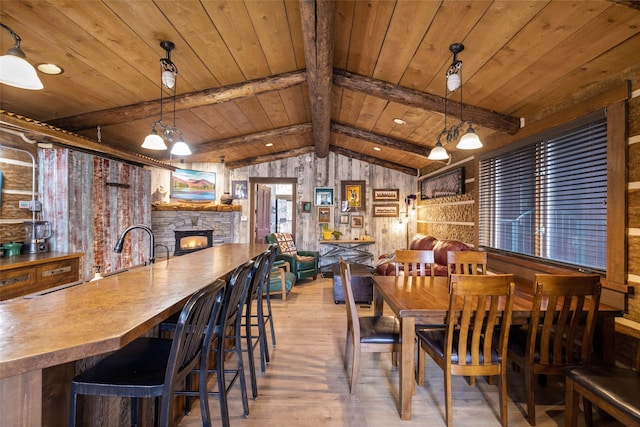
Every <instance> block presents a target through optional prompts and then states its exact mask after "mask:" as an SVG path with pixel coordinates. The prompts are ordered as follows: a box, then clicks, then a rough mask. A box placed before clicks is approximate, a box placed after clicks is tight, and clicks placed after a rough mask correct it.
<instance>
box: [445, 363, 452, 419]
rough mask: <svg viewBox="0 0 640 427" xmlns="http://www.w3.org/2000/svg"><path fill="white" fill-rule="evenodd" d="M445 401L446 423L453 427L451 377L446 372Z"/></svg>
mask: <svg viewBox="0 0 640 427" xmlns="http://www.w3.org/2000/svg"><path fill="white" fill-rule="evenodd" d="M444 401H445V421H446V423H447V427H452V426H453V408H452V406H453V401H452V398H451V375H450V374H448V373H447V372H446V371H445V374H444Z"/></svg>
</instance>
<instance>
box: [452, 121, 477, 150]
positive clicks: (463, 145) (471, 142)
mask: <svg viewBox="0 0 640 427" xmlns="http://www.w3.org/2000/svg"><path fill="white" fill-rule="evenodd" d="M456 148H459V149H460V150H475V149H477V148H482V142H481V141H480V137H479V136H478V134H476V133H475V132H474V130H473V128H472V127H471V125H469V129H467V131H466V132H465V134H464V135H462V138H460V141H458V145H456Z"/></svg>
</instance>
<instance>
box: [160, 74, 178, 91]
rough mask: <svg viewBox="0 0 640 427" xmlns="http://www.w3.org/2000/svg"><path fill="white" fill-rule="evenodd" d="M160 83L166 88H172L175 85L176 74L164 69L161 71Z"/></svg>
mask: <svg viewBox="0 0 640 427" xmlns="http://www.w3.org/2000/svg"><path fill="white" fill-rule="evenodd" d="M162 84H163V85H165V86H166V87H167V89H173V87H174V86H175V85H176V75H175V74H174V73H173V72H171V71H169V70H164V71H163V72H162Z"/></svg>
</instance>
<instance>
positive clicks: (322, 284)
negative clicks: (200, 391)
mask: <svg viewBox="0 0 640 427" xmlns="http://www.w3.org/2000/svg"><path fill="white" fill-rule="evenodd" d="M272 306H273V311H274V319H275V322H276V328H275V329H276V339H277V346H276V347H275V348H271V349H270V351H271V364H270V365H269V366H267V371H266V373H265V375H260V374H259V376H258V391H259V397H258V399H257V400H252V399H251V398H249V409H250V415H249V418H247V419H245V418H244V417H243V416H242V406H241V403H240V392H239V384H236V385H235V386H234V390H233V391H232V392H231V393H230V396H229V399H230V402H229V411H230V414H231V425H232V426H233V427H253V426H256V427H258V426H259V427H282V426H310V425H312V426H354V427H356V426H357V427H377V426H379V427H383V426H384V427H387V426H403V427H404V426H406V427H410V426H425V425H429V426H442V425H445V423H444V391H443V384H442V371H441V370H440V369H439V368H438V367H437V366H436V365H435V364H434V363H433V362H432V361H431V360H429V358H428V357H427V359H428V365H427V378H426V381H425V383H426V385H425V387H417V388H416V394H415V396H414V398H413V417H412V419H411V420H409V421H402V420H401V419H400V417H399V415H398V410H397V401H398V370H397V368H396V367H394V366H393V365H392V364H391V356H390V355H389V354H363V355H362V359H361V360H362V362H361V370H360V376H359V381H358V387H357V392H356V394H355V395H354V396H352V395H351V394H349V388H348V385H347V380H346V374H345V371H344V369H343V366H342V360H343V359H342V358H343V354H344V343H345V331H346V329H345V328H346V312H345V306H344V304H339V305H336V304H335V303H334V301H333V286H332V280H331V279H329V278H327V279H318V280H316V281H311V280H306V281H303V282H301V283H300V284H298V285H296V287H295V288H294V289H293V290H292V292H291V293H290V296H289V298H288V299H287V301H285V302H283V301H281V300H280V299H279V298H276V299H274V300H273V303H272ZM359 310H361V311H362V314H370V313H371V311H372V310H371V308H370V307H368V306H366V305H365V306H361V307H360V309H359ZM256 358H257V355H256ZM245 366H246V364H245ZM247 383H249V378H248V376H247ZM508 387H509V389H508V395H509V408H508V413H509V425H511V426H528V425H529V424H528V423H527V421H526V419H525V416H524V412H525V409H526V404H525V403H524V391H523V388H522V380H521V374H519V373H515V372H509V386H508ZM453 390H454V395H453V423H454V425H457V426H499V425H500V423H499V407H498V392H497V387H496V386H494V385H489V384H487V383H486V381H484V380H479V381H478V382H477V385H476V386H475V387H470V386H469V385H468V384H467V383H466V382H465V381H464V379H462V378H455V379H454V382H453ZM249 393H250V390H249ZM537 400H538V405H537V411H536V417H537V425H538V426H562V425H564V390H563V388H562V383H561V381H560V379H555V378H549V381H548V385H547V386H546V387H540V388H539V391H538V392H537ZM209 405H210V408H211V414H212V417H214V422H213V425H214V426H215V425H217V424H218V423H219V420H220V418H219V414H220V410H219V407H218V402H217V398H210V401H209ZM596 420H599V421H600V422H599V423H598V424H597V425H606V426H607V427H613V426H618V425H619V424H617V423H616V422H615V421H612V420H611V419H608V418H607V419H605V420H600V417H599V416H598V415H596ZM578 425H579V426H584V418H583V417H582V414H581V416H580V419H579V424H578ZM180 426H182V427H195V426H201V419H200V411H199V409H198V407H197V405H196V406H195V407H194V410H193V411H192V413H191V415H188V416H185V418H183V420H182V422H181V424H180Z"/></svg>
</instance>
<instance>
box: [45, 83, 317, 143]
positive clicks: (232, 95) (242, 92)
mask: <svg viewBox="0 0 640 427" xmlns="http://www.w3.org/2000/svg"><path fill="white" fill-rule="evenodd" d="M306 81H307V73H306V71H294V72H291V73H284V74H279V75H277V76H271V77H266V78H264V79H256V80H251V81H248V82H244V83H237V84H233V85H228V86H224V87H219V88H215V89H205V90H201V91H197V92H191V93H185V94H182V95H177V96H176V99H175V101H176V110H178V111H180V110H187V109H190V108H196V107H202V106H204V105H212V104H220V103H222V102H226V101H232V100H235V99H241V98H247V97H251V96H256V95H259V94H261V93H267V92H274V91H278V90H282V89H287V88H289V87H292V86H296V85H300V84H303V83H305V82H306ZM163 108H165V109H167V111H169V109H173V98H169V99H166V100H165V101H164V102H163ZM159 114H160V100H153V101H147V102H141V103H139V104H133V105H126V106H124V107H115V108H109V109H107V110H101V111H93V112H91V113H85V114H78V115H76V116H69V117H62V118H59V119H55V120H51V121H50V123H51V124H52V125H53V126H56V127H59V128H62V129H66V130H69V131H72V132H77V131H81V130H86V129H92V128H95V127H96V126H108V125H116V124H120V123H126V122H130V121H134V120H139V119H144V118H147V117H152V116H158V115H159Z"/></svg>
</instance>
